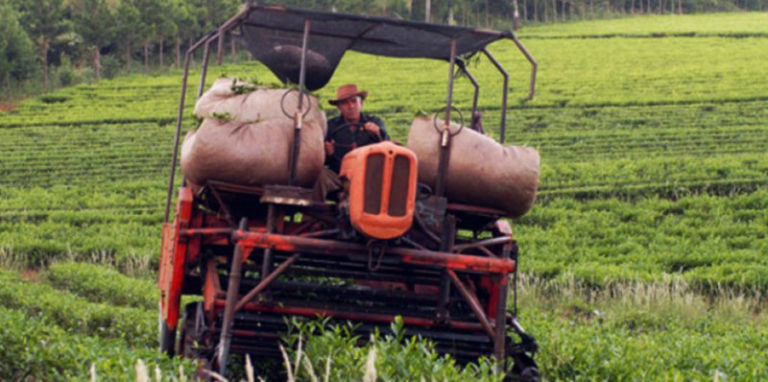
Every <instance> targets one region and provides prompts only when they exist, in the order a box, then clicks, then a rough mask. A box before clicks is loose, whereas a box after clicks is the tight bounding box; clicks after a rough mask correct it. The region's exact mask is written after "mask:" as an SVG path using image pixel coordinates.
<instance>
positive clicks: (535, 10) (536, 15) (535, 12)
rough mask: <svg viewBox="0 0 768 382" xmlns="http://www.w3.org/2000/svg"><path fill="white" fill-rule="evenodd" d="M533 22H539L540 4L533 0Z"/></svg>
mask: <svg viewBox="0 0 768 382" xmlns="http://www.w3.org/2000/svg"><path fill="white" fill-rule="evenodd" d="M533 21H534V22H536V23H538V22H539V2H538V1H537V0H533Z"/></svg>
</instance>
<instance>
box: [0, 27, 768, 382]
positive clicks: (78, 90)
mask: <svg viewBox="0 0 768 382" xmlns="http://www.w3.org/2000/svg"><path fill="white" fill-rule="evenodd" d="M520 36H521V40H522V41H523V42H524V43H525V44H526V46H527V48H528V49H529V50H530V51H531V52H532V54H533V55H534V56H535V57H536V59H537V60H538V61H539V63H540V75H539V79H538V87H537V93H536V98H535V99H533V100H527V99H526V94H527V86H528V83H527V80H528V77H529V75H530V68H529V66H528V65H527V62H526V61H525V60H524V59H523V57H522V56H521V55H519V54H518V53H517V52H516V50H515V49H514V46H513V44H511V43H497V44H495V45H493V46H492V47H491V50H492V51H493V52H494V54H495V55H496V56H497V58H499V59H500V61H502V62H503V63H504V64H505V66H507V69H509V70H510V74H511V84H512V87H511V91H510V101H511V108H510V110H509V111H508V125H507V136H506V139H507V142H510V143H512V144H521V145H530V146H533V147H535V148H537V149H538V150H539V152H540V153H541V157H542V167H541V186H540V196H539V200H538V202H537V205H536V206H535V207H534V208H533V210H532V211H531V212H530V213H529V214H528V215H527V216H524V217H523V218H521V219H518V220H516V221H513V222H512V227H513V229H514V230H515V235H516V238H517V240H518V242H519V244H520V247H521V270H522V272H524V274H525V277H524V278H523V282H522V285H521V299H520V306H521V320H520V321H521V322H522V323H523V325H524V326H526V329H527V330H528V331H530V332H532V333H533V334H534V335H535V336H536V337H537V339H538V340H539V343H540V345H541V351H540V353H539V355H538V356H537V360H538V362H539V364H540V367H541V369H542V372H543V374H544V376H545V377H547V378H548V379H592V378H598V379H610V380H615V379H658V378H661V379H680V380H688V379H695V380H703V379H712V378H731V379H736V380H758V379H765V378H768V367H767V366H766V362H765V360H766V359H768V350H766V349H768V315H766V313H765V308H766V300H765V295H766V289H767V288H768V257H766V254H767V253H768V237H766V234H768V153H767V151H768V80H766V78H768V65H766V62H768V14H766V13H753V14H721V15H693V16H664V17H661V16H650V17H644V18H630V19H624V20H610V21H596V22H582V23H574V24H567V25H557V26H541V27H536V28H529V29H527V30H523V31H521V33H520ZM470 69H471V70H472V71H473V74H474V75H475V77H477V78H478V80H479V81H480V82H481V83H482V84H485V85H484V86H483V87H482V89H481V97H480V105H481V108H482V109H483V110H484V115H483V117H484V118H483V121H484V126H485V129H486V131H489V133H490V134H491V135H498V128H496V127H497V126H498V122H499V118H500V97H499V95H500V92H501V81H500V79H501V78H500V76H499V75H498V73H497V72H495V71H494V70H493V69H492V67H491V65H490V63H489V62H487V60H484V59H481V60H478V61H477V62H474V61H473V62H472V64H471V65H470ZM447 72H448V70H447V66H446V64H445V63H442V62H432V61H423V60H403V59H381V58H375V57H371V56H366V55H363V54H353V53H350V54H348V55H347V56H346V57H345V58H344V60H343V61H342V64H341V66H340V67H339V69H338V70H337V72H336V76H335V77H334V79H333V81H332V82H331V84H330V85H329V86H327V87H326V88H324V89H322V90H321V91H319V93H318V95H319V96H320V97H321V98H322V99H323V100H326V99H328V98H330V97H333V96H334V95H335V88H336V86H338V85H341V84H344V83H348V82H356V83H357V84H358V85H359V86H360V87H362V88H363V89H367V90H368V91H369V92H370V96H369V99H368V100H367V101H366V104H365V109H366V111H368V112H371V113H374V114H377V115H379V116H381V117H383V119H385V121H386V122H387V127H388V129H389V130H390V133H391V135H392V137H393V139H396V140H401V141H404V140H405V139H406V137H407V131H408V127H409V126H410V122H411V120H412V119H413V117H414V115H415V114H416V113H417V112H419V111H420V110H427V111H429V110H436V109H438V108H440V107H441V105H442V104H443V103H444V102H445V91H446V89H447V85H446V77H447V75H448V73H447ZM196 74H197V73H196ZM218 75H228V76H238V77H241V78H244V79H251V78H257V79H258V80H259V81H260V82H263V83H270V82H274V78H273V77H272V75H271V74H270V73H269V72H268V71H267V70H266V69H265V68H264V67H263V66H261V65H259V64H258V63H255V62H247V63H244V64H241V65H236V66H233V65H228V66H222V67H217V66H215V67H213V68H212V69H211V70H210V71H209V81H208V82H209V83H211V82H212V81H213V79H215V77H217V76H218ZM193 78H194V77H193ZM180 82H181V73H180V72H170V73H168V74H163V75H155V76H138V75H132V76H127V77H122V78H118V79H115V80H111V81H102V82H100V83H98V84H86V85H79V86H75V87H71V88H66V89H62V90H59V91H57V92H55V93H52V94H47V95H44V96H39V97H37V98H34V99H29V100H26V101H23V102H21V103H20V104H19V105H18V107H16V108H15V109H14V110H11V111H8V112H3V113H0V152H2V157H0V266H2V268H0V344H2V346H0V378H2V379H4V380H6V379H14V380H15V379H27V378H32V379H43V380H64V379H71V378H83V379H87V378H90V376H89V369H90V367H91V365H92V364H94V365H95V372H96V374H97V375H99V376H100V378H107V379H117V380H121V379H126V378H128V379H130V378H132V376H133V374H134V366H135V363H136V360H137V359H142V360H144V361H145V362H147V364H148V365H150V367H152V368H154V365H159V367H160V369H161V371H160V372H161V373H162V374H164V375H165V376H166V377H169V378H170V377H172V376H178V374H179V372H178V368H179V366H185V367H186V370H189V369H191V365H189V364H184V365H182V363H183V362H181V361H179V360H168V359H164V358H162V357H160V356H158V354H157V353H156V352H155V351H154V347H155V346H156V339H155V320H156V312H155V310H156V308H155V307H156V302H155V301H156V300H155V288H154V280H155V277H156V269H157V264H158V259H159V245H160V228H161V223H162V220H163V212H164V202H165V189H166V187H167V183H166V182H167V177H168V174H169V170H170V169H169V165H170V159H171V152H172V143H173V142H172V139H173V132H174V129H175V115H176V107H177V104H178V99H179V91H180V90H179V89H180V88H179V85H180ZM190 85H191V86H190V90H189V93H188V97H187V99H188V109H187V110H188V111H187V112H186V113H185V115H186V116H188V118H187V119H186V120H185V123H184V125H185V126H184V127H185V130H189V129H193V128H194V127H195V123H196V122H195V121H194V119H193V118H192V117H191V107H192V105H193V104H194V99H195V96H196V91H197V85H196V83H194V81H192V82H191V83H190ZM454 99H455V100H456V101H457V102H458V105H459V107H460V108H461V109H462V111H463V112H464V114H465V115H468V114H469V110H470V107H471V99H472V88H471V85H470V84H469V82H468V81H467V80H466V79H459V80H458V83H457V88H456V93H455V95H454ZM327 112H328V113H329V114H331V113H333V110H331V109H330V108H329V107H327ZM311 341H313V340H310V343H311ZM316 341H318V343H319V345H318V346H316V349H323V347H322V346H321V345H322V340H320V339H318V340H316ZM382 346H383V347H382V349H385V350H382V351H381V352H380V356H379V359H378V361H377V362H378V365H377V367H378V368H379V370H381V371H382V373H384V374H380V376H382V377H385V376H386V375H387V374H386V372H385V371H386V370H387V368H386V362H388V361H387V360H388V359H389V358H388V356H390V355H391V354H394V353H396V352H398V351H403V352H406V351H408V350H407V349H400V348H398V347H397V346H389V345H387V346H388V347H387V346H384V345H382ZM308 349H310V348H309V347H308ZM362 353H364V354H362V355H355V356H350V357H352V358H354V357H357V358H355V360H356V361H355V362H358V361H361V360H362V364H364V361H365V356H366V355H367V352H362ZM350 354H352V353H350ZM355 354H356V353H355ZM308 355H310V356H313V357H316V360H317V362H319V364H322V365H324V362H325V359H326V356H327V355H328V354H323V353H322V351H318V353H317V354H312V353H311V352H309V350H308ZM314 360H315V358H313V362H314ZM430 362H431V361H430ZM434 362H435V363H434V364H433V365H438V363H437V361H434ZM351 364H355V363H354V362H353V363H351ZM355 365H356V364H355ZM439 365H440V367H441V368H450V367H451V366H450V365H447V366H446V363H440V364H439ZM339 367H341V366H339ZM321 369H322V368H318V370H321ZM480 369H482V367H478V370H480ZM424 370H425V371H424V373H425V374H424V375H425V376H426V377H427V379H429V378H430V375H433V374H429V372H427V371H426V370H427V367H426V366H425V369H424ZM451 370H452V369H451ZM478 370H475V371H474V372H475V374H472V371H471V370H470V371H467V370H465V371H464V374H460V373H459V372H456V373H446V374H444V375H445V376H446V378H451V379H453V378H458V379H462V378H471V377H468V375H474V376H484V377H485V378H493V377H492V376H489V375H487V373H485V374H484V372H483V371H482V370H480V371H478ZM360 372H361V374H360V376H356V375H354V374H344V375H346V376H347V377H348V378H358V377H361V376H362V369H361V371H360ZM414 373H415V374H414V375H411V376H410V377H413V378H415V379H418V377H419V375H417V374H418V372H417V371H415V372H414ZM467 373H469V374H467ZM336 375H337V376H338V377H340V375H339V374H336ZM435 375H436V374H435ZM358 379H359V378H358Z"/></svg>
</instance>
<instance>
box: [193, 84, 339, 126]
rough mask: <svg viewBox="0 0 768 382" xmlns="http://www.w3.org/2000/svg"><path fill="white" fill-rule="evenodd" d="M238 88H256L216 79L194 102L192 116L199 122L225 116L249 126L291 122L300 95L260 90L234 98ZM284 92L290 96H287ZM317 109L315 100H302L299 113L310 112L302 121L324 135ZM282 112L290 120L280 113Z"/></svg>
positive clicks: (313, 98)
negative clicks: (318, 125) (276, 121)
mask: <svg viewBox="0 0 768 382" xmlns="http://www.w3.org/2000/svg"><path fill="white" fill-rule="evenodd" d="M238 88H240V89H253V88H255V87H254V86H253V85H250V84H248V83H246V82H242V81H239V80H237V79H231V78H219V79H217V80H216V81H215V82H214V83H213V86H212V87H211V88H210V89H208V91H207V92H205V93H204V94H203V96H202V97H200V99H199V100H198V101H197V104H196V105H195V115H196V116H197V117H198V118H210V117H216V116H219V117H221V116H224V115H226V116H228V117H229V118H230V119H231V120H232V121H237V122H245V123H251V122H260V121H267V120H272V119H287V118H292V117H293V114H294V113H295V112H296V110H297V108H298V106H299V105H298V101H299V92H298V91H296V90H290V89H266V88H259V89H256V90H253V91H250V92H247V93H244V94H237V92H236V91H235V90H236V89H238ZM286 92H289V94H288V95H286ZM283 96H285V99H283ZM281 102H282V106H281ZM307 103H309V104H307ZM318 105H319V104H318V99H317V98H315V97H312V96H305V98H304V104H303V105H302V109H303V110H304V111H307V110H309V112H308V113H307V115H306V117H304V120H305V121H315V122H317V123H319V124H320V125H321V126H322V128H323V132H325V128H326V125H325V113H323V111H322V110H320V108H319V107H318ZM283 109H285V112H287V113H288V115H289V116H290V117H287V116H286V115H285V114H284V113H283Z"/></svg>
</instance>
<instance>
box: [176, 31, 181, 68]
mask: <svg viewBox="0 0 768 382" xmlns="http://www.w3.org/2000/svg"><path fill="white" fill-rule="evenodd" d="M176 67H177V68H180V67H181V37H178V36H176Z"/></svg>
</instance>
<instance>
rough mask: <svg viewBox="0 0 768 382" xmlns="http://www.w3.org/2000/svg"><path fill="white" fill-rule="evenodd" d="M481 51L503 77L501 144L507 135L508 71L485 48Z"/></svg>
mask: <svg viewBox="0 0 768 382" xmlns="http://www.w3.org/2000/svg"><path fill="white" fill-rule="evenodd" d="M483 53H485V55H486V56H487V57H488V59H490V60H491V62H492V63H493V66H495V67H496V69H497V70H498V71H499V73H501V76H502V77H504V85H503V90H502V91H503V93H502V94H501V127H500V128H499V143H502V144H503V143H504V138H505V136H506V135H507V94H508V93H509V73H507V71H506V70H504V67H503V66H501V64H500V63H499V61H497V60H496V57H493V55H492V54H491V52H489V51H488V49H487V48H483Z"/></svg>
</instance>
